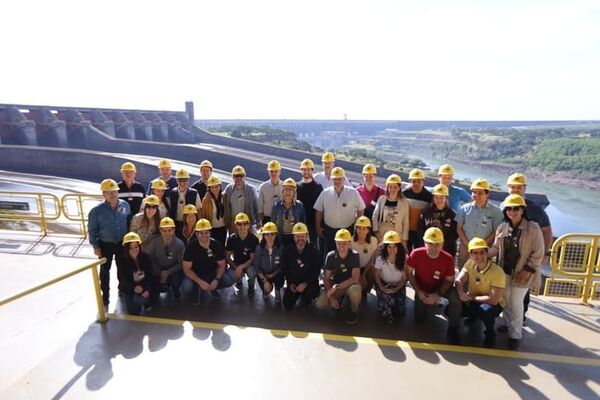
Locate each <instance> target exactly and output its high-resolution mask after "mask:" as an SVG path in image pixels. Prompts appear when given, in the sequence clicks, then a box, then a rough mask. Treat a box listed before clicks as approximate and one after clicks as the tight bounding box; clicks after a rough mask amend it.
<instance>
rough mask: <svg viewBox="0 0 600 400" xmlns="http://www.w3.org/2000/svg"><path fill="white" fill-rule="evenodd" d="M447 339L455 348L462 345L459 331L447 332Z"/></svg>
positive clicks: (449, 330) (450, 330) (451, 330)
mask: <svg viewBox="0 0 600 400" xmlns="http://www.w3.org/2000/svg"><path fill="white" fill-rule="evenodd" d="M446 339H447V340H448V343H450V344H453V345H455V346H458V345H460V334H459V333H458V329H456V328H454V329H448V331H447V332H446Z"/></svg>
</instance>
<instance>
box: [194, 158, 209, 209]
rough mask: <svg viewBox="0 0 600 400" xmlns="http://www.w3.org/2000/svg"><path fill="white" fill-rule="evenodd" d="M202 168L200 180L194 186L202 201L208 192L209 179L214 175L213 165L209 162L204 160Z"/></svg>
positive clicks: (201, 164)
mask: <svg viewBox="0 0 600 400" xmlns="http://www.w3.org/2000/svg"><path fill="white" fill-rule="evenodd" d="M199 168H200V179H198V180H197V181H196V182H194V183H193V184H192V189H195V190H196V191H197V192H198V196H199V197H200V200H202V199H204V196H205V195H206V192H207V190H208V186H207V185H206V183H207V182H208V179H209V178H210V177H211V176H212V173H213V164H212V162H210V161H208V160H204V161H202V162H201V163H200V165H199Z"/></svg>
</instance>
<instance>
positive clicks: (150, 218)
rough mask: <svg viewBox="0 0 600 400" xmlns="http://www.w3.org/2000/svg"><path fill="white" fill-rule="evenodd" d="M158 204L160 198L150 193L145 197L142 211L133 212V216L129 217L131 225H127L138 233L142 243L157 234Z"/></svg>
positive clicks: (147, 241)
mask: <svg viewBox="0 0 600 400" xmlns="http://www.w3.org/2000/svg"><path fill="white" fill-rule="evenodd" d="M159 204H160V200H159V199H158V197H156V196H155V195H153V194H151V195H150V196H148V197H147V198H146V201H145V202H144V208H143V209H142V211H141V212H139V213H137V214H135V215H134V216H133V218H131V226H130V227H129V230H130V231H132V232H135V233H137V234H138V235H140V239H142V242H143V243H150V241H151V240H152V239H153V238H154V237H155V236H158V234H159V232H158V226H159V224H160V215H158V206H159Z"/></svg>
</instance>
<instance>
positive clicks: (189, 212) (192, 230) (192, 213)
mask: <svg viewBox="0 0 600 400" xmlns="http://www.w3.org/2000/svg"><path fill="white" fill-rule="evenodd" d="M198 220H199V218H198V209H197V208H196V206H195V205H193V204H186V206H185V207H183V226H182V227H181V229H179V230H177V229H176V230H175V235H176V236H177V237H178V238H179V240H181V241H182V242H183V243H184V244H185V245H186V246H188V245H189V244H190V242H192V241H194V240H197V238H196V222H198ZM171 221H172V219H171ZM211 236H212V235H211Z"/></svg>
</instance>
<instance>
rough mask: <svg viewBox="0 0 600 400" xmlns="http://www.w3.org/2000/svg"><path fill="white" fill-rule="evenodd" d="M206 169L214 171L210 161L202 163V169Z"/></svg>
mask: <svg viewBox="0 0 600 400" xmlns="http://www.w3.org/2000/svg"><path fill="white" fill-rule="evenodd" d="M204 167H208V168H210V169H213V165H212V163H211V162H210V161H208V160H204V161H202V162H201V163H200V169H202V168H204Z"/></svg>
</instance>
